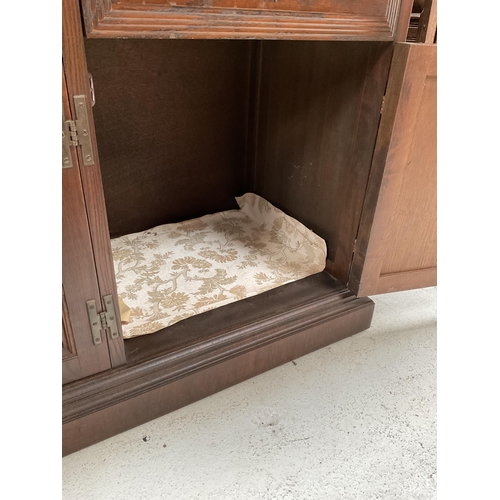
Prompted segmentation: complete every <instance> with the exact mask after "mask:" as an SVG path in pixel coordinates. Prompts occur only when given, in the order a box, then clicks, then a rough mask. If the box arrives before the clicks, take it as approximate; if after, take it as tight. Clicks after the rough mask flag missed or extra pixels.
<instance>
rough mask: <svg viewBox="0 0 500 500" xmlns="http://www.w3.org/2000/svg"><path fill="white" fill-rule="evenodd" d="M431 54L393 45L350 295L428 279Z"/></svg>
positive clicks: (431, 48)
mask: <svg viewBox="0 0 500 500" xmlns="http://www.w3.org/2000/svg"><path fill="white" fill-rule="evenodd" d="M436 55H437V47H436V45H429V44H412V43H397V44H396V45H395V49H394V55H393V60H392V64H391V70H390V75H389V81H388V85H387V91H386V95H385V98H384V105H383V109H382V112H381V113H382V116H381V121H380V127H379V132H378V136H377V142H376V145H375V152H374V156H373V161H372V168H371V172H370V179H369V182H368V189H367V193H366V196H365V200H364V205H363V211H362V215H361V222H360V227H359V231H358V236H357V240H356V246H355V249H354V256H353V263H352V267H351V272H350V277H349V288H350V289H351V290H352V291H353V292H354V293H356V294H357V295H358V296H366V295H374V294H379V293H386V292H393V291H399V290H409V289H414V288H422V287H426V286H434V285H436V280H437V278H436V268H437V249H436V247H437V245H436V211H437V208H436V206H437V203H436V201H437V200H436V184H437V182H436V163H437V159H436V150H437V137H436V136H437V127H436V113H437V111H436V104H437V94H436V89H437V67H436Z"/></svg>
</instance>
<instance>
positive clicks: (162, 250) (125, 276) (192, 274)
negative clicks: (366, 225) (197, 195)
mask: <svg viewBox="0 0 500 500" xmlns="http://www.w3.org/2000/svg"><path fill="white" fill-rule="evenodd" d="M236 201H237V202H238V205H239V206H240V210H227V211H224V212H219V213H216V214H211V215H205V216H203V217H200V218H198V219H192V220H188V221H183V222H180V223H175V224H165V225H162V226H157V227H154V228H152V229H149V230H147V231H143V232H140V233H135V234H129V235H126V236H121V237H120V238H114V239H112V240H111V247H112V250H113V260H114V267H115V273H116V281H117V287H118V294H119V296H120V298H121V299H122V300H123V301H124V303H125V304H126V305H127V306H128V307H130V320H129V322H128V323H127V324H123V335H124V337H125V338H131V337H136V336H139V335H146V334H150V333H154V332H157V331H158V330H160V329H162V328H165V327H167V326H170V325H172V324H174V323H176V322H178V321H181V320H183V319H185V318H188V317H190V316H193V315H195V314H200V313H202V312H205V311H208V310H210V309H214V308H216V307H220V306H223V305H226V304H230V303H231V302H235V301H237V300H241V299H245V298H247V297H251V296H254V295H257V294H259V293H262V292H265V291H267V290H270V289H272V288H276V287H278V286H281V285H284V284H285V283H290V282H292V281H296V280H299V279H301V278H305V277H307V276H310V275H312V274H315V273H319V272H321V271H323V270H324V268H325V264H326V243H325V241H324V240H323V239H322V238H320V237H319V236H317V235H316V234H314V233H313V232H312V231H310V230H309V229H307V228H306V227H305V226H303V225H302V224H301V223H300V222H298V221H297V220H295V219H293V218H292V217H289V216H288V215H286V214H285V213H283V212H282V211H281V210H278V209H277V208H276V207H274V206H273V205H271V204H270V203H269V202H268V201H266V200H265V199H263V198H261V197H259V196H257V195H256V194H253V193H247V194H245V195H243V196H241V197H239V198H236Z"/></svg>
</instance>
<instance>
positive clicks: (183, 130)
mask: <svg viewBox="0 0 500 500" xmlns="http://www.w3.org/2000/svg"><path fill="white" fill-rule="evenodd" d="M251 43H252V42H249V41H222V40H210V41H206V40H92V39H87V40H86V42H85V49H86V53H87V64H88V68H89V71H90V72H91V74H92V77H93V80H94V87H95V92H96V105H95V107H94V108H93V111H94V120H95V125H96V131H97V139H98V144H99V157H100V162H101V170H102V178H103V185H104V194H105V198H106V209H107V213H108V221H109V228H110V234H111V237H116V236H119V235H122V234H127V233H133V232H137V231H142V230H145V229H148V228H150V227H153V226H156V225H159V224H165V223H169V222H177V221H180V220H186V219H190V218H193V217H198V216H201V215H205V214H207V213H214V212H218V211H221V210H228V209H231V208H237V204H236V202H235V200H234V196H237V195H241V194H243V192H244V190H245V189H244V179H245V175H246V174H245V168H246V163H247V148H246V144H247V124H248V109H249V104H250V100H249V81H250V77H249V75H250V52H251Z"/></svg>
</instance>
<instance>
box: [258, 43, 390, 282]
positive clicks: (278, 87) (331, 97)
mask: <svg viewBox="0 0 500 500" xmlns="http://www.w3.org/2000/svg"><path fill="white" fill-rule="evenodd" d="M391 50H392V49H391V47H390V44H387V43H382V42H373V43H366V42H288V41H287V42H282V41H265V42H262V60H261V77H260V95H259V98H258V101H259V106H258V109H259V111H258V131H257V140H256V151H257V153H256V161H255V168H254V171H253V176H254V189H255V192H257V193H258V194H259V195H261V196H263V197H264V198H266V199H267V200H269V201H270V202H271V203H273V204H274V205H275V206H277V207H279V208H280V209H282V210H283V211H285V212H287V213H288V214H289V215H291V216H292V217H295V218H296V219H298V220H300V221H301V222H302V223H303V224H305V225H306V226H308V227H309V228H310V229H312V230H313V231H314V232H316V233H317V234H319V235H320V236H321V237H322V238H324V239H325V240H326V242H327V247H328V258H329V260H330V261H331V262H332V263H333V267H332V268H331V271H332V272H333V274H334V275H335V276H336V277H337V278H339V279H340V280H341V281H343V282H344V283H346V282H347V278H348V273H349V268H350V265H351V260H352V253H353V248H354V242H355V239H356V234H357V230H358V225H359V219H360V214H361V208H362V205H363V199H364V195H365V189H366V183H367V179H368V174H369V171H370V166H371V159H372V154H373V150H374V146H375V139H376V133H377V127H378V123H379V118H380V106H381V103H382V97H383V95H384V91H385V85H386V81H387V75H388V72H389V65H390V58H391Z"/></svg>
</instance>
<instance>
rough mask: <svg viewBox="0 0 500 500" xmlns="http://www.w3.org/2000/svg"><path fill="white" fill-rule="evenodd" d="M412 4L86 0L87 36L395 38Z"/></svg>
mask: <svg viewBox="0 0 500 500" xmlns="http://www.w3.org/2000/svg"><path fill="white" fill-rule="evenodd" d="M75 1H76V0H75ZM411 4H412V0H369V1H366V0H349V1H345V0H332V1H329V2H323V1H321V0H316V1H312V0H311V1H309V2H298V1H295V0H280V1H278V0H273V1H266V0H265V1H264V2H262V1H261V2H256V1H255V0H236V2H227V1H226V0H210V1H205V0H197V1H189V2H188V1H185V0H179V1H178V2H176V3H175V4H174V5H172V3H169V2H165V1H163V0H149V1H147V2H143V1H138V0H103V1H97V0H81V5H82V14H83V18H84V23H85V31H86V36H88V37H103V38H125V37H133V38H253V39H276V40H277V39H288V40H299V39H302V40H379V41H391V40H394V39H396V40H400V39H402V38H401V36H400V35H401V33H402V32H403V31H404V36H406V30H407V28H408V20H409V16H410V11H411ZM235 6H236V8H235ZM398 22H399V25H398ZM401 25H402V26H403V27H404V30H402V29H400V26H401Z"/></svg>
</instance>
